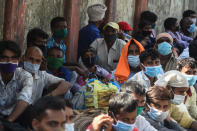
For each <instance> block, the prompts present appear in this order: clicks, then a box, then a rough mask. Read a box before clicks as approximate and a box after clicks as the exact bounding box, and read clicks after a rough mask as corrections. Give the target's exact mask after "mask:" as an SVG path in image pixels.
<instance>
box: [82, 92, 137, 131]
mask: <svg viewBox="0 0 197 131" xmlns="http://www.w3.org/2000/svg"><path fill="white" fill-rule="evenodd" d="M136 116H137V102H136V100H134V99H133V97H132V96H131V95H130V94H128V93H123V92H120V93H117V94H116V95H115V96H114V97H112V98H111V99H110V100H109V109H108V115H103V114H102V115H99V116H97V117H95V119H94V120H93V122H92V123H91V125H90V126H89V127H88V129H87V130H86V131H102V130H103V128H104V130H105V131H138V129H137V128H136V125H135V121H136Z"/></svg>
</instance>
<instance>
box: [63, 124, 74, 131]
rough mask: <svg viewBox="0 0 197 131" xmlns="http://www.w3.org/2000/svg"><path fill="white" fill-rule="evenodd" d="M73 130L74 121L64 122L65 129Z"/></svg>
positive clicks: (67, 130) (66, 130)
mask: <svg viewBox="0 0 197 131" xmlns="http://www.w3.org/2000/svg"><path fill="white" fill-rule="evenodd" d="M74 130H75V128H74V123H70V124H68V123H66V124H65V131H74Z"/></svg>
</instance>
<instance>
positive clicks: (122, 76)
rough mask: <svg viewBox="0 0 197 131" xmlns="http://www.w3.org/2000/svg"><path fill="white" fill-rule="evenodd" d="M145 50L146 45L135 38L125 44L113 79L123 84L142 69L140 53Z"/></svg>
mask: <svg viewBox="0 0 197 131" xmlns="http://www.w3.org/2000/svg"><path fill="white" fill-rule="evenodd" d="M143 51H144V47H143V46H142V45H141V44H140V43H139V42H138V41H136V40H135V39H131V40H130V41H129V42H128V43H127V44H126V45H125V46H124V48H123V49H122V52H121V56H120V59H119V62H118V65H117V67H116V70H115V71H113V75H112V79H114V80H115V82H116V83H117V84H119V85H121V84H123V83H124V82H126V81H127V80H128V79H129V78H131V77H132V76H133V75H135V74H136V73H137V72H139V71H140V70H141V69H140V66H139V65H140V58H139V55H140V53H141V52H143Z"/></svg>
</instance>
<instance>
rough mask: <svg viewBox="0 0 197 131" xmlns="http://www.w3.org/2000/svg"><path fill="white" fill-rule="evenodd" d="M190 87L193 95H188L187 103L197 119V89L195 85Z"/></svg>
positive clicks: (190, 111) (188, 108) (192, 114)
mask: <svg viewBox="0 0 197 131" xmlns="http://www.w3.org/2000/svg"><path fill="white" fill-rule="evenodd" d="M190 89H191V92H192V96H189V95H187V99H186V102H185V105H186V107H187V110H188V112H189V114H190V115H191V117H192V118H194V119H196V120H197V106H196V90H195V88H194V87H193V86H191V87H190Z"/></svg>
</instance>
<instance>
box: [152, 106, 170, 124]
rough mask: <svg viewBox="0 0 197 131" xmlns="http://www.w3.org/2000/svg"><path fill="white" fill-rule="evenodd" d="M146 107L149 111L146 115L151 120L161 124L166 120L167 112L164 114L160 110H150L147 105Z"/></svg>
mask: <svg viewBox="0 0 197 131" xmlns="http://www.w3.org/2000/svg"><path fill="white" fill-rule="evenodd" d="M148 107H149V108H150V111H149V112H148V115H149V117H150V118H151V119H153V120H155V121H157V122H162V121H164V120H165V119H166V118H167V116H168V113H169V110H168V111H166V112H162V111H160V110H157V109H155V108H152V107H151V106H150V105H148Z"/></svg>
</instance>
